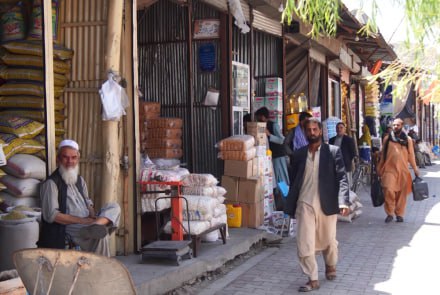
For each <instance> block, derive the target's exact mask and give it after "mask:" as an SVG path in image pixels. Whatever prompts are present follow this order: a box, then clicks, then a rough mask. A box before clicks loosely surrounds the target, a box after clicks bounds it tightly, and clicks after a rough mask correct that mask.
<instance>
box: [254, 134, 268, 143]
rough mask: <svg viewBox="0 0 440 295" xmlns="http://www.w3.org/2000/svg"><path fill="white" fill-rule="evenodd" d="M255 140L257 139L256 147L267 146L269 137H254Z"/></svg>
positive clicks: (263, 135) (259, 135)
mask: <svg viewBox="0 0 440 295" xmlns="http://www.w3.org/2000/svg"><path fill="white" fill-rule="evenodd" d="M254 139H255V145H256V146H260V145H261V146H267V144H268V141H267V135H266V134H258V135H254Z"/></svg>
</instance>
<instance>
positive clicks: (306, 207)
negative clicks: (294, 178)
mask: <svg viewBox="0 0 440 295" xmlns="http://www.w3.org/2000/svg"><path fill="white" fill-rule="evenodd" d="M320 150H321V147H319V149H318V150H317V151H316V152H315V155H314V156H313V154H312V153H311V152H308V153H307V162H306V167H305V171H304V181H303V184H302V187H301V190H300V194H299V195H300V196H299V200H298V206H297V209H296V215H295V216H296V220H297V245H298V257H299V263H300V266H301V269H302V271H303V272H304V274H306V275H307V276H308V277H309V278H310V280H318V264H317V262H316V256H315V254H316V252H318V251H322V254H323V256H324V261H325V264H326V265H329V266H335V265H336V263H337V260H338V241H337V240H336V223H337V215H336V214H333V215H330V216H327V215H325V214H324V213H323V212H322V209H321V204H320V200H319V189H318V188H319V185H318V184H319V183H318V181H319V155H320Z"/></svg>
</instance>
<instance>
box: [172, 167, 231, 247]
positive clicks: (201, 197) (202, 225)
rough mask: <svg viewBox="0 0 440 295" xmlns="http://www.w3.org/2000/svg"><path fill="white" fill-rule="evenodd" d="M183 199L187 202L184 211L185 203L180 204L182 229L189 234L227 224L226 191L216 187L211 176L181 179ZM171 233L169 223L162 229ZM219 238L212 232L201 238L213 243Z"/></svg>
mask: <svg viewBox="0 0 440 295" xmlns="http://www.w3.org/2000/svg"><path fill="white" fill-rule="evenodd" d="M182 182H183V197H184V198H185V199H186V200H187V201H188V211H186V204H185V201H183V202H182V206H183V208H184V211H183V222H182V223H183V227H184V228H185V231H186V232H188V221H189V227H190V234H192V235H197V234H200V233H202V232H204V231H206V230H208V229H209V228H211V227H213V226H216V225H218V224H222V223H225V224H226V223H227V216H226V206H225V204H223V202H224V200H225V197H224V195H225V193H226V190H225V189H224V188H223V187H221V186H218V185H217V184H218V180H217V178H215V177H214V176H213V175H212V174H195V173H193V174H189V175H186V176H184V177H183V178H182ZM164 230H165V232H166V233H171V222H168V223H167V224H166V225H165V228H164ZM218 238H219V232H218V231H213V232H211V233H209V234H207V235H206V236H205V237H202V240H204V241H209V242H214V241H217V239H218Z"/></svg>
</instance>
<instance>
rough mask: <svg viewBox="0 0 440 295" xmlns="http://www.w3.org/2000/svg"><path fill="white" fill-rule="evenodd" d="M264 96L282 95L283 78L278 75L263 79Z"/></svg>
mask: <svg viewBox="0 0 440 295" xmlns="http://www.w3.org/2000/svg"><path fill="white" fill-rule="evenodd" d="M264 84H265V90H266V96H271V95H282V93H283V79H281V78H278V77H272V78H266V79H265V80H264Z"/></svg>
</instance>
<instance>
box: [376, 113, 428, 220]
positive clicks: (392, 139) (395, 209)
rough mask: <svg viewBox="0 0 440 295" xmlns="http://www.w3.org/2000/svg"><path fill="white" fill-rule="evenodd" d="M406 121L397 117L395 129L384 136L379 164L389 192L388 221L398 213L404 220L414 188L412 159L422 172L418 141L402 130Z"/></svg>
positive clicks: (387, 203) (384, 184)
mask: <svg viewBox="0 0 440 295" xmlns="http://www.w3.org/2000/svg"><path fill="white" fill-rule="evenodd" d="M402 128H403V121H402V120H401V119H395V120H394V121H393V130H392V131H391V133H390V134H389V135H387V136H385V138H384V143H383V149H382V152H381V156H380V161H379V164H378V165H377V174H378V176H379V177H380V178H381V183H382V189H383V192H384V195H385V205H384V209H385V213H386V214H387V217H386V218H385V222H386V223H389V222H391V221H392V220H393V218H394V216H396V221H397V222H403V216H404V215H405V208H406V200H407V196H408V194H409V193H410V192H411V191H412V189H411V184H412V181H411V173H410V171H409V169H408V163H409V164H410V165H411V167H412V168H413V169H414V174H415V175H416V176H419V175H420V174H419V169H418V167H417V164H416V160H415V156H414V142H413V140H412V139H411V137H409V136H407V135H406V133H405V132H404V131H403V130H402Z"/></svg>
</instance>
